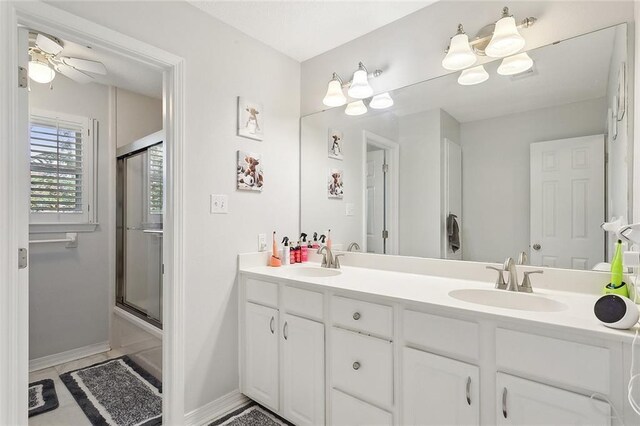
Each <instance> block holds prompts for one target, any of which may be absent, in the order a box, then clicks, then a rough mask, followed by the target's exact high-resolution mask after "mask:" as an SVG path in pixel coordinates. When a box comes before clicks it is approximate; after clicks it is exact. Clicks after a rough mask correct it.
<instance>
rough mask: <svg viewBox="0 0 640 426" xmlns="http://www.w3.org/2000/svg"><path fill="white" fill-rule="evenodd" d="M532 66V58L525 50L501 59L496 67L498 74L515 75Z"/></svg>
mask: <svg viewBox="0 0 640 426" xmlns="http://www.w3.org/2000/svg"><path fill="white" fill-rule="evenodd" d="M532 66H533V59H531V58H530V57H529V55H528V54H527V52H523V53H518V54H517V55H513V56H509V57H507V58H504V59H503V60H502V63H501V64H500V66H499V67H498V74H500V75H515V74H520V73H522V72H525V71H527V70H529V69H531V67H532Z"/></svg>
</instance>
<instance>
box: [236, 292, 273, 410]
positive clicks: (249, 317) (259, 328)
mask: <svg viewBox="0 0 640 426" xmlns="http://www.w3.org/2000/svg"><path fill="white" fill-rule="evenodd" d="M244 327H245V333H244V393H245V394H246V395H247V396H248V397H250V398H252V399H254V400H256V401H258V402H260V403H261V404H263V405H265V406H267V407H269V408H271V409H272V410H274V411H278V409H279V405H278V392H279V387H278V381H279V378H278V311H277V310H276V309H273V308H267V307H265V306H261V305H256V304H255V303H249V302H247V303H245V325H244Z"/></svg>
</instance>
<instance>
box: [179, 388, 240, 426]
mask: <svg viewBox="0 0 640 426" xmlns="http://www.w3.org/2000/svg"><path fill="white" fill-rule="evenodd" d="M247 403H249V398H247V397H246V396H244V395H243V394H242V393H240V391H239V390H235V391H233V392H230V393H228V394H226V395H225V396H223V397H220V398H218V399H216V400H215V401H212V402H210V403H208V404H205V405H203V406H202V407H200V408H196V409H195V410H193V411H191V412H189V413H187V414H186V415H185V416H184V424H185V425H188V426H202V425H206V424H208V423H210V422H212V421H213V420H215V419H217V418H220V417H222V416H224V415H226V414H229V413H231V412H232V411H235V410H237V409H238V408H240V407H242V406H243V405H246V404H247Z"/></svg>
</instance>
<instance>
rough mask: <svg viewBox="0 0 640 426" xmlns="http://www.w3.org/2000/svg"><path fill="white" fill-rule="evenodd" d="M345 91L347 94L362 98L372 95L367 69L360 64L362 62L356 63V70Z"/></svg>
mask: <svg viewBox="0 0 640 426" xmlns="http://www.w3.org/2000/svg"><path fill="white" fill-rule="evenodd" d="M347 93H348V94H349V96H351V97H352V98H356V99H364V98H368V97H369V96H371V95H373V88H372V87H371V85H369V77H368V76H367V70H366V68H365V67H364V65H362V62H360V64H359V65H358V69H357V70H356V72H354V73H353V78H352V79H351V85H349V90H348V91H347Z"/></svg>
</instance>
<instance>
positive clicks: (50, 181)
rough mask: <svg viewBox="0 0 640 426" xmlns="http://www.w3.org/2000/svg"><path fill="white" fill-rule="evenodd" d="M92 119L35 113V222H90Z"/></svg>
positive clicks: (32, 128)
mask: <svg viewBox="0 0 640 426" xmlns="http://www.w3.org/2000/svg"><path fill="white" fill-rule="evenodd" d="M90 133H91V132H90V130H89V119H88V118H83V117H72V116H64V117H61V116H60V115H59V114H53V113H46V112H39V113H38V114H32V115H31V121H30V147H31V198H30V200H31V217H32V221H31V222H32V223H58V222H64V223H89V222H91V220H90V218H91V215H90V207H91V201H92V197H93V194H92V192H93V191H92V189H93V187H92V183H93V182H92V181H93V174H92V173H93V138H92V135H91V134H90Z"/></svg>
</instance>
